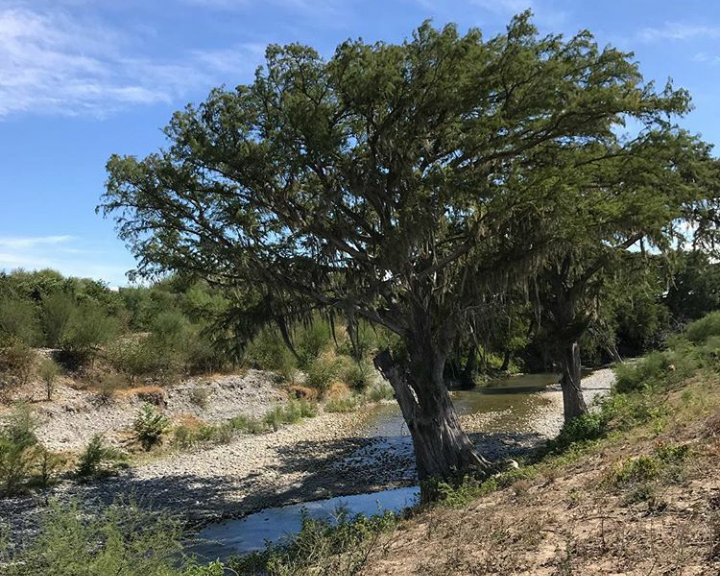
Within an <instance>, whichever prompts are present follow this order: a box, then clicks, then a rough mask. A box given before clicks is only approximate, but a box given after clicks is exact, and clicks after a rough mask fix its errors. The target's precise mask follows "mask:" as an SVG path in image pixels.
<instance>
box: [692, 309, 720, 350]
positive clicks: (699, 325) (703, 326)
mask: <svg viewBox="0 0 720 576" xmlns="http://www.w3.org/2000/svg"><path fill="white" fill-rule="evenodd" d="M685 336H686V337H687V339H688V340H689V341H690V342H692V343H693V344H695V345H696V346H697V345H701V344H705V342H707V341H708V339H709V338H710V337H712V336H720V312H711V313H710V314H708V315H707V316H705V317H703V318H700V319H699V320H695V322H691V323H690V324H689V325H688V327H687V329H686V330H685Z"/></svg>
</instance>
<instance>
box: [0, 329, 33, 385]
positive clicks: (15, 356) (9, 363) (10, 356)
mask: <svg viewBox="0 0 720 576" xmlns="http://www.w3.org/2000/svg"><path fill="white" fill-rule="evenodd" d="M34 363H35V352H34V350H33V349H32V348H30V346H29V345H28V344H27V343H25V342H24V341H23V340H20V339H15V340H13V341H12V342H11V343H10V344H9V345H8V346H7V347H6V348H3V349H2V350H0V372H2V373H1V374H0V394H2V393H3V392H5V391H7V390H8V389H10V388H12V387H15V386H24V385H25V384H27V382H28V380H29V379H30V374H31V373H32V369H33V365H34Z"/></svg>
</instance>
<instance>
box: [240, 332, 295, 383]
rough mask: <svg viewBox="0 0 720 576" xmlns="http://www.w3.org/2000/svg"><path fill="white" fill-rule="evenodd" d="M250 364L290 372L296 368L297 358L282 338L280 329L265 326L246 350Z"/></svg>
mask: <svg viewBox="0 0 720 576" xmlns="http://www.w3.org/2000/svg"><path fill="white" fill-rule="evenodd" d="M245 360H246V362H247V363H248V364H250V365H251V366H253V367H255V368H259V369H261V370H277V371H278V372H281V373H283V374H288V373H290V372H291V371H292V370H294V368H295V364H296V363H295V358H293V355H292V353H291V352H290V350H288V347H287V346H286V345H285V343H284V342H283V340H282V336H281V335H280V333H279V331H277V330H272V329H270V328H265V329H263V330H260V332H259V333H258V334H257V336H256V337H255V338H254V339H253V340H251V341H250V343H249V344H248V346H247V350H246V351H245Z"/></svg>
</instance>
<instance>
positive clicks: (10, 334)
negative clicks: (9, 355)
mask: <svg viewBox="0 0 720 576" xmlns="http://www.w3.org/2000/svg"><path fill="white" fill-rule="evenodd" d="M18 341H19V342H22V343H23V344H25V345H27V346H35V345H37V344H39V341H40V330H39V326H38V319H37V313H36V310H35V307H34V306H33V305H32V304H30V303H29V302H27V301H25V300H20V299H18V298H0V343H3V342H4V343H7V342H18ZM0 345H2V344H0Z"/></svg>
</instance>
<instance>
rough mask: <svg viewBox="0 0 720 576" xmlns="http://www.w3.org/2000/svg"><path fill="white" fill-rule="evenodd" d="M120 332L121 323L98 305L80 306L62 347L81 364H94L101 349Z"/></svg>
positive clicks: (69, 324) (68, 327)
mask: <svg viewBox="0 0 720 576" xmlns="http://www.w3.org/2000/svg"><path fill="white" fill-rule="evenodd" d="M118 331H119V323H118V321H117V319H116V318H114V317H113V316H111V315H110V314H109V313H108V312H107V311H106V310H104V309H103V308H101V307H100V305H98V304H94V303H86V304H81V305H80V306H78V308H77V310H76V311H75V313H74V314H73V316H72V317H71V318H70V320H69V321H68V325H67V330H66V331H65V333H64V334H63V338H62V342H61V346H62V348H63V350H65V351H66V352H69V353H71V354H72V355H73V357H74V358H75V359H77V361H79V362H87V361H90V362H92V361H93V360H94V359H95V356H96V355H97V353H98V352H99V351H100V348H101V347H102V346H104V345H105V344H108V343H109V342H110V341H111V340H113V339H114V338H115V337H116V336H117V335H118Z"/></svg>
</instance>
